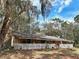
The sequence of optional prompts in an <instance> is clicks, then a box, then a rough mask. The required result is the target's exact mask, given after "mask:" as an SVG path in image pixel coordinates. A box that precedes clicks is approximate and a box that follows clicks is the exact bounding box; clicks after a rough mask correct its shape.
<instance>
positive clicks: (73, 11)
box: [32, 0, 79, 21]
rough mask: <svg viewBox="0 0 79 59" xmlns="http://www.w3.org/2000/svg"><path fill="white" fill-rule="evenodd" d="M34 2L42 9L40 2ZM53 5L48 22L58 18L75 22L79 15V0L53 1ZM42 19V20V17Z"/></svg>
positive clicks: (34, 0) (35, 0) (37, 0)
mask: <svg viewBox="0 0 79 59" xmlns="http://www.w3.org/2000/svg"><path fill="white" fill-rule="evenodd" d="M32 1H33V4H34V5H36V6H37V7H38V8H39V9H40V4H39V0H32ZM51 3H52V8H51V12H50V14H49V17H48V18H47V20H50V19H51V18H55V17H57V18H60V19H61V20H65V21H73V19H74V17H75V16H76V15H78V14H79V0H53V2H51ZM40 19H42V17H41V16H40Z"/></svg>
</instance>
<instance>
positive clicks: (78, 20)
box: [74, 15, 79, 23]
mask: <svg viewBox="0 0 79 59" xmlns="http://www.w3.org/2000/svg"><path fill="white" fill-rule="evenodd" d="M74 21H75V22H78V23H79V15H77V16H75V17H74Z"/></svg>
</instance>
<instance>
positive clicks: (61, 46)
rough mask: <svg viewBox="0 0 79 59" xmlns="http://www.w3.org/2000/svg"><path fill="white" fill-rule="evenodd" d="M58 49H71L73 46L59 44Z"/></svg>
mask: <svg viewBox="0 0 79 59" xmlns="http://www.w3.org/2000/svg"><path fill="white" fill-rule="evenodd" d="M59 47H60V48H73V44H60V46H59Z"/></svg>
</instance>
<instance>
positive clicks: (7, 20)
mask: <svg viewBox="0 0 79 59" xmlns="http://www.w3.org/2000/svg"><path fill="white" fill-rule="evenodd" d="M0 2H1V4H0V5H1V8H0V10H1V9H3V17H4V21H3V25H2V29H1V34H0V40H1V41H0V45H1V46H2V47H5V46H6V45H7V44H5V43H8V41H9V40H10V39H11V36H12V31H11V30H10V28H11V26H10V25H11V24H12V23H13V22H14V21H16V20H17V19H18V18H19V17H20V16H21V15H22V14H23V13H24V12H26V14H27V16H28V22H29V23H30V16H33V15H34V16H38V14H39V13H37V12H36V11H37V10H36V9H37V8H36V6H33V4H32V3H31V1H30V0H26V1H22V0H0ZM40 3H41V12H42V15H43V16H44V14H46V13H45V11H48V10H50V8H48V7H49V6H50V5H51V4H50V3H49V1H48V0H40ZM30 31H31V30H30Z"/></svg>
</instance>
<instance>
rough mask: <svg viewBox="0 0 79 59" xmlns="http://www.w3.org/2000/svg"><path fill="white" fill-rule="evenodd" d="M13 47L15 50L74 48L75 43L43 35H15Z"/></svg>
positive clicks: (12, 42)
mask: <svg viewBox="0 0 79 59" xmlns="http://www.w3.org/2000/svg"><path fill="white" fill-rule="evenodd" d="M11 45H12V46H13V47H14V49H45V48H50V49H52V48H73V41H70V40H66V39H63V38H58V37H55V36H47V35H41V34H32V35H26V34H22V33H14V34H13V37H12V41H11Z"/></svg>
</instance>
